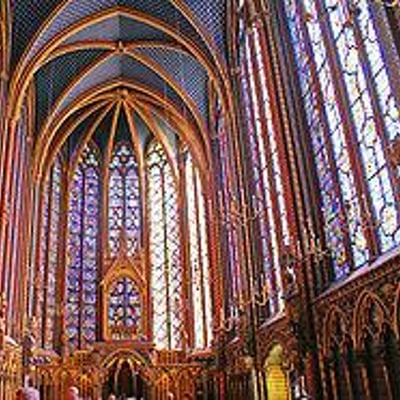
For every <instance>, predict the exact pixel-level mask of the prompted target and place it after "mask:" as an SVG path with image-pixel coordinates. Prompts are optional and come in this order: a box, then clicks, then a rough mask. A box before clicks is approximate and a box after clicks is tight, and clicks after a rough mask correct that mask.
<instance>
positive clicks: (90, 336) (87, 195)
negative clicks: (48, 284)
mask: <svg viewBox="0 0 400 400" xmlns="http://www.w3.org/2000/svg"><path fill="white" fill-rule="evenodd" d="M69 192H70V193H69V196H70V197H69V210H68V249H67V254H68V257H67V259H68V261H67V267H66V285H65V287H66V296H65V299H66V312H65V333H66V335H67V339H68V343H69V345H70V347H71V348H72V349H75V348H84V347H85V346H86V345H87V344H89V343H92V342H94V341H95V339H96V291H97V279H98V236H99V199H100V182H99V159H98V155H97V153H96V150H95V148H94V147H92V146H88V147H86V148H85V150H84V151H83V153H82V156H81V160H80V162H79V164H78V166H77V168H76V170H75V171H74V174H73V178H72V181H71V183H70V190H69Z"/></svg>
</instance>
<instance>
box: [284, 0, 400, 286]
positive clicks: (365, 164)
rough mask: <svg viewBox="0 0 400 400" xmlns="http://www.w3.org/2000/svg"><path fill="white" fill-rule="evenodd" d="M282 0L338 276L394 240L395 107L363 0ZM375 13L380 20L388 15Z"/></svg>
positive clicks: (399, 237) (399, 122)
mask: <svg viewBox="0 0 400 400" xmlns="http://www.w3.org/2000/svg"><path fill="white" fill-rule="evenodd" d="M284 5H285V11H286V15H287V19H288V26H289V31H290V36H291V40H292V42H293V49H294V54H295V59H296V63H297V70H298V74H299V82H300V83H301V92H302V96H303V101H304V107H305V111H306V112H305V114H306V116H307V120H308V125H309V132H310V138H311V141H312V146H313V151H314V157H315V162H316V171H317V174H318V179H319V185H320V189H321V190H320V192H321V197H322V211H323V217H324V220H325V235H326V238H325V239H326V242H327V244H328V247H329V248H331V249H334V251H332V258H333V264H334V265H333V268H334V276H335V278H336V279H340V278H341V277H343V276H346V275H347V274H348V273H349V271H350V270H351V269H352V268H357V267H360V266H362V265H364V264H366V263H367V262H368V261H369V260H370V259H371V257H372V256H374V255H377V254H379V253H382V252H384V251H386V250H388V249H390V248H392V247H393V246H395V245H396V244H398V243H399V242H400V230H399V219H400V215H399V209H398V204H399V198H398V196H399V192H398V190H396V189H395V188H396V185H398V177H397V176H396V174H395V171H394V169H393V168H392V166H391V165H390V163H389V162H388V147H389V146H388V145H389V144H390V142H391V141H392V140H394V139H395V138H396V137H398V136H399V134H400V119H399V105H398V103H397V102H396V99H395V97H394V95H393V88H392V86H391V80H390V76H389V72H388V70H387V68H386V66H385V61H384V60H385V53H384V49H383V48H382V46H381V44H380V43H379V40H378V33H377V27H376V21H375V17H376V16H375V15H374V13H373V12H372V7H371V4H370V3H369V2H367V1H366V0H357V1H354V2H345V1H342V0H340V1H339V0H324V1H322V0H320V1H311V0H305V1H294V0H285V2H284ZM379 7H380V6H379ZM379 7H378V6H377V5H375V6H374V9H375V10H378V9H379ZM379 18H380V20H381V25H382V24H383V23H384V21H385V18H386V17H385V16H384V14H383V13H381V14H380V15H379Z"/></svg>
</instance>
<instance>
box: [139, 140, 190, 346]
mask: <svg viewBox="0 0 400 400" xmlns="http://www.w3.org/2000/svg"><path fill="white" fill-rule="evenodd" d="M146 162H147V176H148V192H147V204H148V215H149V221H150V261H151V294H152V300H153V340H154V342H155V344H156V346H158V347H161V348H169V349H175V348H179V347H181V346H182V334H183V324H182V307H183V304H182V294H183V291H182V267H181V254H180V248H181V245H180V234H179V210H178V193H177V184H176V181H175V179H174V176H173V171H172V168H171V166H170V164H169V162H168V160H167V157H166V155H165V152H164V150H163V148H162V146H161V145H160V144H159V143H158V142H152V143H151V145H150V146H149V149H148V153H147V160H146Z"/></svg>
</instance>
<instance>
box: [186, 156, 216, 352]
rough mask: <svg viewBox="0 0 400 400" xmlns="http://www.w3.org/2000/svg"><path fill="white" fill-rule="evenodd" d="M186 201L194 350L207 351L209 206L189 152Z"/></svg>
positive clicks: (209, 339)
mask: <svg viewBox="0 0 400 400" xmlns="http://www.w3.org/2000/svg"><path fill="white" fill-rule="evenodd" d="M185 171H186V177H185V178H186V200H187V215H188V229H189V253H190V255H189V263H190V279H189V282H191V287H190V291H191V295H192V296H191V297H192V307H191V309H192V310H193V324H194V347H195V348H198V349H202V348H206V347H208V346H209V345H210V341H211V334H212V333H211V332H212V330H211V318H212V317H211V293H210V272H209V268H210V265H209V259H208V235H207V227H206V204H205V198H204V195H203V191H202V185H201V181H200V177H199V171H198V169H197V168H196V167H195V165H194V163H193V160H192V157H191V155H190V153H188V154H187V157H186V168H185Z"/></svg>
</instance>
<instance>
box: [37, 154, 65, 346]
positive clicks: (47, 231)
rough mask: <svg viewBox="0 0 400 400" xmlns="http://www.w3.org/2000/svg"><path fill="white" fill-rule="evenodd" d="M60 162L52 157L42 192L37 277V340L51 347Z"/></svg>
mask: <svg viewBox="0 0 400 400" xmlns="http://www.w3.org/2000/svg"><path fill="white" fill-rule="evenodd" d="M61 190H62V165H61V160H60V157H58V158H56V160H55V162H54V165H53V166H52V168H51V170H50V173H49V177H48V179H47V181H46V183H45V186H44V191H43V203H42V215H41V229H40V232H41V233H40V250H39V251H40V253H39V269H38V274H37V279H38V281H39V282H38V283H39V290H38V297H39V298H38V302H37V304H38V307H39V310H45V312H41V314H40V315H41V318H39V321H38V324H39V332H41V338H40V343H41V345H42V346H43V347H44V348H46V349H53V346H54V329H55V326H54V321H55V317H56V307H57V303H56V302H57V300H56V292H57V288H56V276H57V266H58V260H59V243H58V237H59V233H60V232H59V226H60V213H61Z"/></svg>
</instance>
